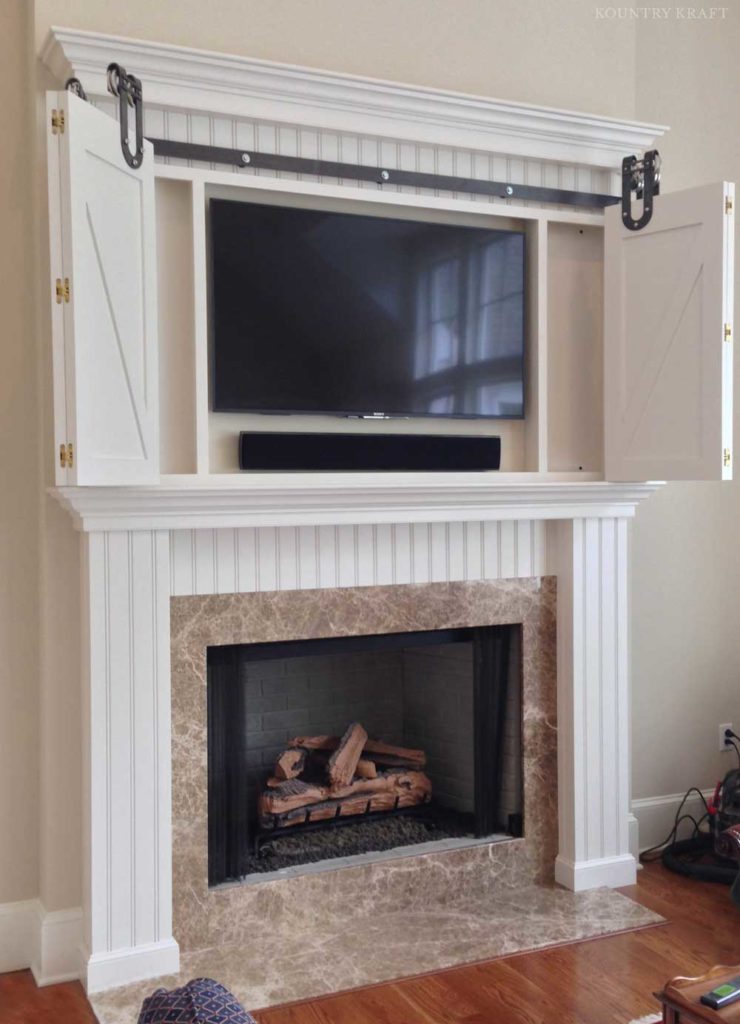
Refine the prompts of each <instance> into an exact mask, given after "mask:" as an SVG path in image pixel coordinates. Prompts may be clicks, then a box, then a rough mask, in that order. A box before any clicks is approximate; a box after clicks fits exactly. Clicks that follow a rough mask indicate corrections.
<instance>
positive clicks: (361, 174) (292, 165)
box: [149, 139, 619, 209]
mask: <svg viewBox="0 0 740 1024" xmlns="http://www.w3.org/2000/svg"><path fill="white" fill-rule="evenodd" d="M149 141H150V142H151V143H152V145H153V146H154V155H155V156H162V157H172V158H174V159H178V160H195V161H197V162H199V163H208V164H225V165H228V166H236V167H251V168H253V169H254V170H260V171H285V172H287V173H290V174H311V175H316V176H317V177H327V178H347V179H349V180H352V181H370V182H375V184H377V185H406V186H409V187H411V188H428V189H440V190H443V191H445V192H463V193H469V194H472V195H485V196H496V197H497V198H500V199H520V200H523V201H524V200H530V201H531V202H535V203H555V204H559V205H563V206H580V207H585V208H587V209H594V208H596V209H603V208H604V207H605V206H612V205H614V204H615V203H618V202H619V197H618V196H610V195H604V194H602V193H599V192H571V191H569V190H567V189H562V188H546V187H545V186H540V185H515V184H512V183H511V182H505V181H488V180H485V179H480V178H458V177H456V176H454V175H448V174H425V173H423V172H420V171H400V170H390V169H389V168H387V167H372V166H367V165H361V164H346V163H339V162H336V161H334V160H311V159H308V158H306V157H298V156H280V155H278V154H275V153H257V152H254V151H253V150H243V149H228V148H226V147H223V146H205V145H199V144H197V143H194V142H173V141H171V140H170V139H149Z"/></svg>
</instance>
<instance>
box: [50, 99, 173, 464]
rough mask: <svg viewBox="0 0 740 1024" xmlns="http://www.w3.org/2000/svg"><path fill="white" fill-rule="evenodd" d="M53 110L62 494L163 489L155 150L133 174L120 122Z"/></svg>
mask: <svg viewBox="0 0 740 1024" xmlns="http://www.w3.org/2000/svg"><path fill="white" fill-rule="evenodd" d="M47 107H48V114H49V119H48V122H47V127H48V131H49V205H50V216H49V223H50V242H51V278H52V280H51V282H50V284H51V291H52V328H53V355H54V402H55V416H54V423H55V433H56V439H55V441H56V443H55V459H56V465H57V483H59V484H129V483H151V482H155V481H156V480H158V478H159V408H158V404H159V383H158V375H157V306H156V303H157V296H156V282H157V271H156V251H155V217H154V157H153V153H152V147H151V145H150V144H149V143H145V155H144V160H143V164H142V166H141V167H140V168H139V169H138V170H133V169H132V168H130V167H129V166H128V164H127V163H126V162H125V160H124V158H123V154H122V152H121V145H120V137H119V128H118V122H117V121H115V120H114V119H113V118H111V117H108V116H107V115H105V114H103V113H101V112H100V111H99V110H96V109H95V108H94V107H92V106H90V104H88V103H85V102H84V101H83V100H81V99H79V98H78V97H76V96H73V95H71V94H70V93H66V92H64V93H50V94H49V96H48V103H47ZM52 111H56V117H55V122H56V123H55V124H53V123H52ZM59 112H63V118H64V123H63V126H62V125H61V124H60V120H59ZM63 446H65V447H63ZM70 446H71V458H70ZM65 455H66V458H65ZM65 462H66V463H67V464H66V465H65V464H63V463H65ZM70 462H71V465H70V464H69V463H70Z"/></svg>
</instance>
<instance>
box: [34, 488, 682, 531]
mask: <svg viewBox="0 0 740 1024" xmlns="http://www.w3.org/2000/svg"><path fill="white" fill-rule="evenodd" d="M526 476H527V474H507V475H505V476H504V475H499V474H494V473H446V474H444V475H440V474H434V473H408V474H393V473H342V474H340V473H322V474H310V473H284V474H277V473H258V474H244V475H240V476H220V477H210V478H208V477H204V478H198V477H187V478H183V477H169V478H163V482H162V483H161V484H158V485H156V486H148V487H144V486H141V487H58V488H53V489H51V491H50V493H51V494H52V495H53V496H54V497H55V498H56V499H57V500H58V501H59V502H60V503H61V504H62V506H63V507H65V508H66V509H67V510H68V511H69V512H70V513H71V514H72V516H73V519H74V521H75V525H76V527H77V529H79V530H82V531H85V532H99V531H108V530H178V529H213V528H218V527H226V528H228V527H231V528H234V527H243V526H327V525H333V526H340V525H345V524H355V525H357V524H373V523H375V524H380V523H431V522H466V521H472V520H487V519H488V520H513V519H520V520H525V519H579V518H581V517H584V516H588V517H612V516H623V517H631V516H633V515H634V513H635V510H636V508H637V506H638V505H639V503H640V502H641V501H642V500H643V499H645V498H647V497H649V496H650V495H651V494H653V493H654V492H655V491H656V490H657V489H658V488H659V487H661V486H662V485H661V484H660V483H657V482H652V483H629V484H613V483H606V482H604V481H593V480H584V481H580V480H572V479H571V480H543V479H542V478H541V477H539V478H538V477H537V476H536V475H535V474H532V475H531V477H530V478H529V479H523V480H522V479H518V478H519V477H526Z"/></svg>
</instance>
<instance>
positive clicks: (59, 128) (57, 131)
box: [51, 110, 64, 135]
mask: <svg viewBox="0 0 740 1024" xmlns="http://www.w3.org/2000/svg"><path fill="white" fill-rule="evenodd" d="M51 134H52V135H64V111H63V110H52V112H51Z"/></svg>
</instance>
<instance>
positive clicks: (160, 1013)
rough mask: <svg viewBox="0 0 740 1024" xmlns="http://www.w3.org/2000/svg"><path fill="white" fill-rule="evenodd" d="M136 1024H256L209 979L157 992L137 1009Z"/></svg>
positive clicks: (229, 995)
mask: <svg viewBox="0 0 740 1024" xmlns="http://www.w3.org/2000/svg"><path fill="white" fill-rule="evenodd" d="M139 1024H256V1021H255V1019H254V1017H252V1016H250V1014H248V1013H247V1011H246V1010H245V1009H244V1008H243V1007H242V1005H241V1003H239V1002H237V1000H236V999H235V998H234V996H232V994H231V992H229V990H228V989H226V988H224V986H223V985H220V984H219V983H218V982H217V981H213V980H212V979H211V978H196V979H195V980H194V981H189V982H188V983H187V985H183V987H182V988H173V989H172V991H170V992H168V991H167V989H164V988H158V989H157V991H156V992H153V993H152V995H150V996H148V997H147V998H146V999H145V1000H144V1003H143V1005H142V1007H141V1013H140V1014H139Z"/></svg>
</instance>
